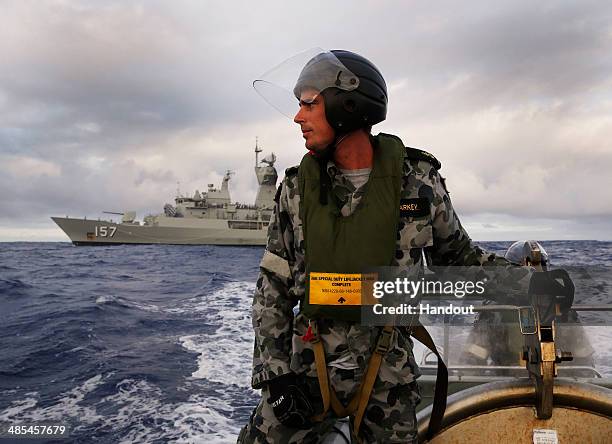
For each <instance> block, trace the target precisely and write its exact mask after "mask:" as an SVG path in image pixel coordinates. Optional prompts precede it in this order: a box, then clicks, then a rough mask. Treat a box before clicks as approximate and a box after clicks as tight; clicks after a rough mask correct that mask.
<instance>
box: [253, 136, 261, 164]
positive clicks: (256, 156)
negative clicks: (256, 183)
mask: <svg viewBox="0 0 612 444" xmlns="http://www.w3.org/2000/svg"><path fill="white" fill-rule="evenodd" d="M257 142H258V140H257V136H255V168H257V165H259V157H258V155H259V153H261V152H262V151H263V150H262V149H261V148H259V146H258V144H257Z"/></svg>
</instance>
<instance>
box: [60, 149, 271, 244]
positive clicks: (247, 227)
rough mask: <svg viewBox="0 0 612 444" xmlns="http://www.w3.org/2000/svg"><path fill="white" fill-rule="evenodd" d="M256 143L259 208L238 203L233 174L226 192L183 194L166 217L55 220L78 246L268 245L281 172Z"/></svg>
mask: <svg viewBox="0 0 612 444" xmlns="http://www.w3.org/2000/svg"><path fill="white" fill-rule="evenodd" d="M261 152H262V150H261V149H260V148H259V146H258V144H257V141H256V142H255V175H256V176H257V181H258V183H259V188H258V190H257V196H256V198H255V203H254V204H252V205H249V204H241V203H232V201H231V198H230V192H229V181H230V179H231V176H232V174H233V173H232V172H231V171H229V170H228V171H227V172H226V173H225V175H224V177H223V181H222V184H221V188H220V189H218V188H215V186H214V184H208V190H207V191H206V192H202V193H200V192H199V191H198V190H196V191H195V193H194V194H193V196H191V197H189V196H185V195H181V194H180V193H179V192H178V191H177V195H176V197H175V199H174V202H175V205H171V204H166V205H164V212H163V213H161V214H157V215H148V216H146V217H144V219H143V221H142V223H141V222H139V221H137V220H136V212H135V211H124V212H109V211H105V212H104V213H106V214H115V215H120V216H122V217H121V221H120V222H114V221H112V220H103V219H97V220H96V219H87V218H71V217H52V218H51V219H52V220H53V221H54V222H55V223H56V224H57V225H58V226H59V227H60V228H61V229H62V230H63V231H64V232H65V233H66V235H68V237H69V238H70V240H71V241H72V243H73V244H74V245H113V244H175V245H265V244H266V235H267V231H268V224H269V222H270V217H271V216H272V211H273V208H274V195H275V193H276V181H277V179H278V173H277V171H276V168H275V167H274V162H276V156H275V155H274V153H271V154H270V155H268V156H266V157H264V158H263V159H262V160H261V161H260V160H259V153H261Z"/></svg>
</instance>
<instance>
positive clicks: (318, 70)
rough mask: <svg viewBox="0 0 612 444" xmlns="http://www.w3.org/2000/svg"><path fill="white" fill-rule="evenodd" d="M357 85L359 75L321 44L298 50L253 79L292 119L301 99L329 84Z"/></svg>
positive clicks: (351, 87) (311, 96) (306, 99)
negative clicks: (305, 49)
mask: <svg viewBox="0 0 612 444" xmlns="http://www.w3.org/2000/svg"><path fill="white" fill-rule="evenodd" d="M358 87H359V78H358V77H357V76H356V75H355V74H353V73H352V72H351V71H350V70H349V69H348V68H347V67H346V66H344V64H343V63H342V62H341V61H340V60H338V58H337V57H336V56H335V55H334V54H333V53H332V52H330V51H326V50H323V49H321V48H313V49H309V50H308V51H304V52H302V53H299V54H297V55H295V56H293V57H291V58H290V59H287V60H285V61H284V62H282V63H281V64H280V65H278V66H276V67H274V68H272V69H271V70H269V71H267V72H266V73H264V74H262V75H261V76H260V78H259V79H256V80H255V81H253V88H255V91H257V93H258V94H259V95H260V96H261V97H263V99H264V100H265V101H266V102H268V103H269V104H270V105H272V106H273V107H274V108H276V109H277V110H278V111H280V112H281V113H282V114H283V115H285V116H287V117H289V118H291V119H292V118H293V117H294V116H295V114H296V113H297V111H298V109H299V103H300V101H303V102H306V103H310V102H312V101H313V100H314V98H315V97H316V96H317V95H319V94H320V93H321V92H322V91H324V90H325V89H327V88H338V89H341V90H344V91H352V90H354V89H357V88H358Z"/></svg>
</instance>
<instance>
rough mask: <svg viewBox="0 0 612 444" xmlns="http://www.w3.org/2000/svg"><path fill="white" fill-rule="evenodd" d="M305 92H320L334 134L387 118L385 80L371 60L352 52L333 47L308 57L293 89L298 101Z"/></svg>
mask: <svg viewBox="0 0 612 444" xmlns="http://www.w3.org/2000/svg"><path fill="white" fill-rule="evenodd" d="M330 54H331V56H330ZM304 91H313V92H314V93H316V94H319V93H320V94H322V95H323V98H324V99H325V117H326V118H327V121H328V122H329V124H330V125H331V127H332V128H334V130H335V131H336V137H338V136H341V135H343V134H346V133H348V132H350V131H353V130H356V129H359V128H370V127H372V126H373V125H375V124H377V123H379V122H382V121H383V120H385V118H386V117H387V103H388V95H387V85H386V83H385V79H384V78H383V76H382V74H381V73H380V71H379V70H378V68H377V67H376V66H375V65H374V64H373V63H372V62H370V61H369V60H368V59H366V58H365V57H363V56H361V55H359V54H356V53H354V52H351V51H346V50H339V49H335V50H332V51H329V52H323V53H320V54H317V55H316V56H314V57H313V58H312V59H310V60H309V61H308V62H307V63H306V65H305V66H304V68H303V69H302V71H301V72H300V75H299V77H298V80H297V82H296V85H295V87H294V88H293V93H294V95H295V97H296V98H297V99H298V100H304V97H303V92H304ZM307 100H308V96H307V97H306V101H307Z"/></svg>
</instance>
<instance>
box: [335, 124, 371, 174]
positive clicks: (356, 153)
mask: <svg viewBox="0 0 612 444" xmlns="http://www.w3.org/2000/svg"><path fill="white" fill-rule="evenodd" d="M373 157H374V149H373V148H372V142H370V135H369V134H368V133H367V132H366V131H364V130H361V129H360V130H357V131H353V132H350V133H348V134H347V135H346V136H344V137H343V138H341V139H340V142H339V143H338V144H337V145H336V149H335V150H334V163H335V164H336V166H337V167H338V168H340V169H343V170H357V169H361V168H372V159H373Z"/></svg>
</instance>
